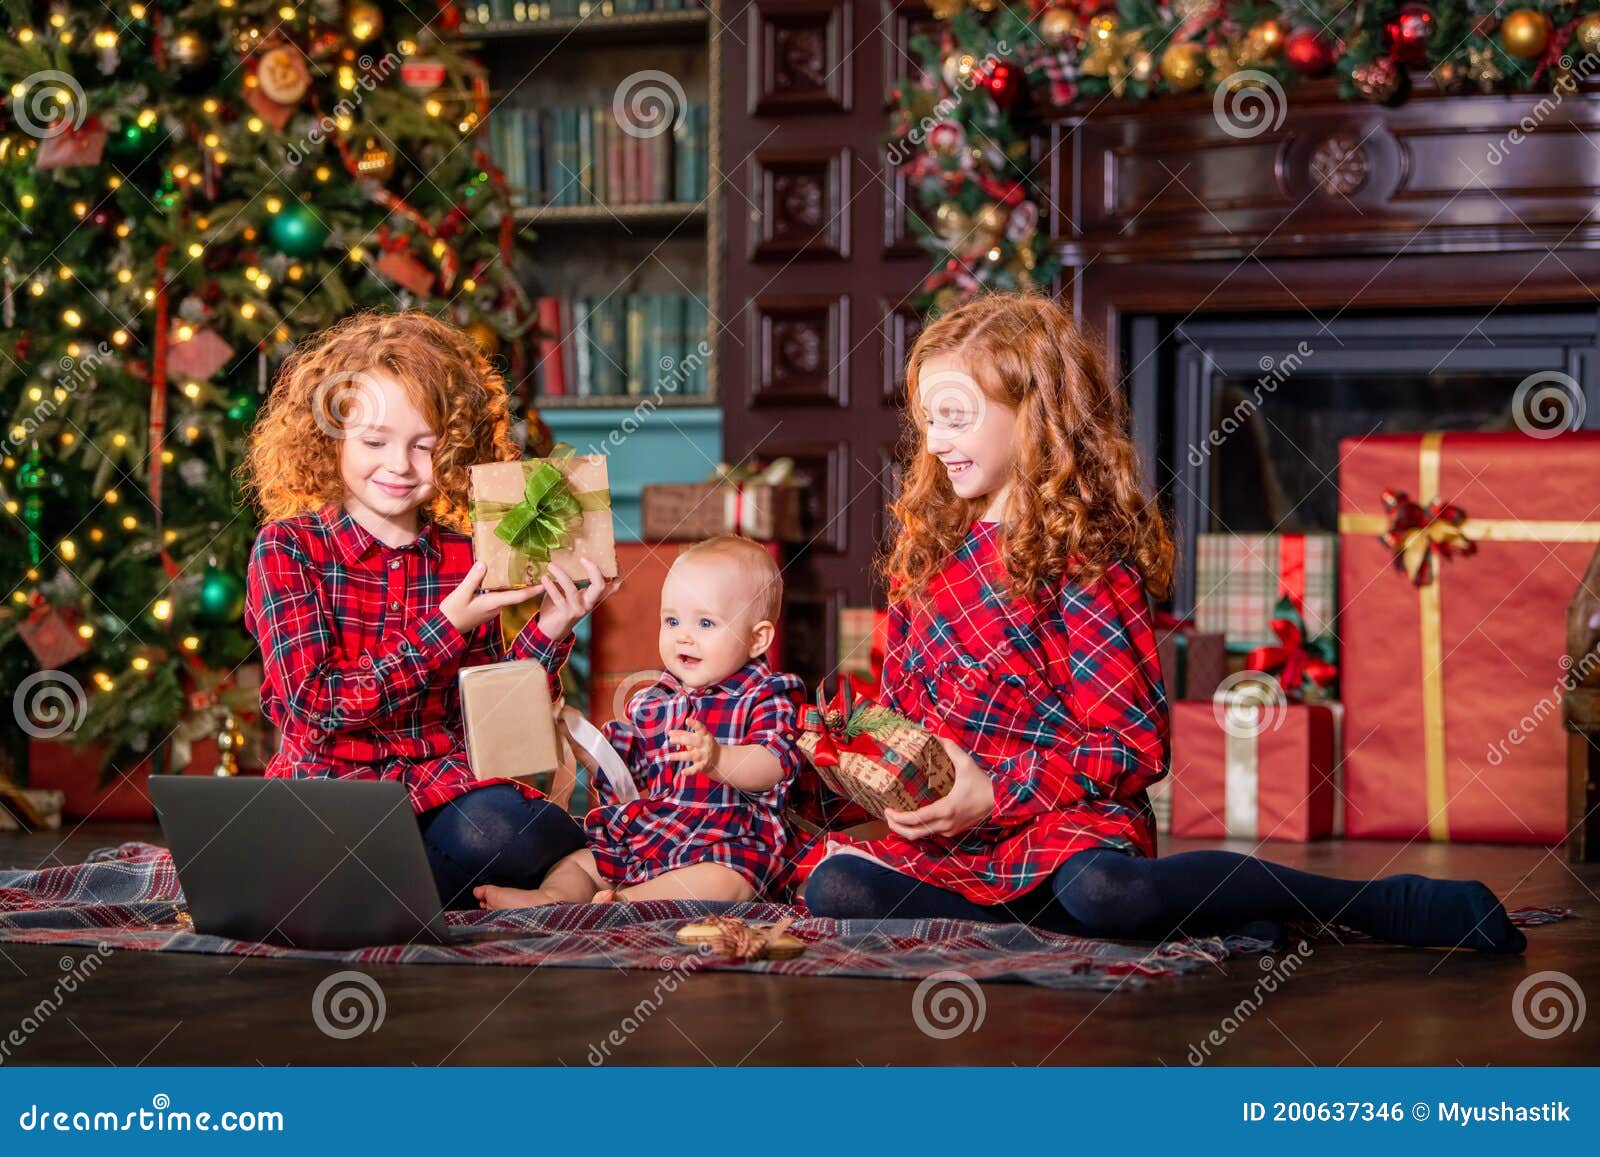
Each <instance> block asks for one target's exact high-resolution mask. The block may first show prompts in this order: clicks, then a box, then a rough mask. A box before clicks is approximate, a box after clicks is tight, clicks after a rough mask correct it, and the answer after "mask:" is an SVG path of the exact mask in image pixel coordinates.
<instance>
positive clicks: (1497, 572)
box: [1339, 432, 1600, 843]
mask: <svg viewBox="0 0 1600 1157" xmlns="http://www.w3.org/2000/svg"><path fill="white" fill-rule="evenodd" d="M1339 493H1340V502H1339V510H1340V514H1339V530H1340V536H1341V537H1340V545H1339V552H1340V558H1341V562H1340V567H1341V571H1342V574H1341V579H1340V584H1341V589H1342V591H1343V592H1344V594H1343V598H1344V602H1343V605H1342V607H1341V608H1340V618H1339V623H1340V634H1341V638H1342V651H1343V654H1344V659H1345V662H1344V665H1343V670H1342V672H1341V681H1342V691H1341V698H1342V699H1343V700H1344V704H1345V709H1346V711H1347V713H1348V714H1347V716H1346V721H1347V727H1348V731H1347V732H1346V735H1347V739H1348V743H1349V748H1350V754H1349V756H1348V758H1347V760H1346V768H1345V770H1346V776H1347V789H1346V790H1347V798H1348V812H1347V815H1346V826H1347V829H1348V831H1349V834H1350V835H1352V836H1365V837H1371V838H1374V839H1413V838H1419V837H1426V838H1429V839H1433V840H1469V841H1480V840H1481V841H1494V842H1503V843H1554V842H1556V841H1559V840H1560V839H1561V838H1562V837H1563V836H1564V835H1565V832H1566V742H1565V736H1564V735H1563V733H1562V729H1561V721H1560V718H1559V714H1560V712H1559V704H1560V700H1561V694H1562V691H1563V690H1564V688H1565V685H1566V683H1567V681H1568V679H1569V677H1570V672H1569V670H1568V668H1567V666H1566V663H1567V662H1568V661H1569V660H1567V659H1566V608H1567V604H1568V602H1569V601H1570V600H1571V598H1572V595H1573V592H1574V591H1575V590H1576V589H1577V587H1578V583H1579V581H1580V580H1581V578H1582V576H1583V574H1584V570H1585V567H1586V566H1587V565H1588V562H1589V558H1590V556H1591V554H1592V553H1593V552H1594V549H1595V543H1596V542H1597V541H1600V508H1597V503H1600V434H1595V433H1587V432H1577V433H1564V434H1560V435H1557V436H1554V437H1548V438H1535V437H1531V436H1529V435H1526V434H1522V433H1507V434H1480V433H1462V434H1456V433H1448V434H1440V433H1430V434H1394V435H1384V436H1378V437H1371V438H1365V439H1347V440H1346V441H1345V442H1343V443H1342V444H1341V446H1340V468H1339ZM1552 705H1554V706H1553V709H1552Z"/></svg>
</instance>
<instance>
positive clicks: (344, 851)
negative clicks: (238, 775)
mask: <svg viewBox="0 0 1600 1157" xmlns="http://www.w3.org/2000/svg"><path fill="white" fill-rule="evenodd" d="M150 798H151V800H152V801H153V802H154V803H155V807H156V813H157V816H158V817H159V819H160V820H161V830H162V832H163V833H164V834H165V836H166V839H167V843H168V845H169V846H170V847H171V849H172V863H173V866H174V867H175V868H176V869H177V872H178V882H179V883H180V884H182V885H183V894H184V896H185V898H186V899H187V900H188V904H189V915H190V917H191V918H192V919H193V920H194V927H195V931H197V932H204V933H207V934H208V935H212V936H227V937H229V938H231V939H234V940H251V941H265V942H267V943H271V944H283V945H288V946H290V947H293V948H312V949H338V948H364V947H367V946H369V945H375V944H410V943H422V944H454V943H460V942H463V941H475V940H482V939H508V938H515V937H517V936H521V935H525V933H518V932H506V931H503V930H497V931H485V930H481V929H479V930H473V929H459V928H451V927H449V926H448V925H446V923H445V921H444V911H443V908H444V905H443V904H441V903H440V900H439V891H438V886H437V885H436V884H435V883H434V879H433V872H432V870H431V869H430V868H429V867H428V854H427V852H426V851H425V850H424V849H423V846H422V834H421V832H420V831H419V830H418V829H417V820H416V816H415V815H414V814H413V812H412V810H411V805H410V803H409V801H408V800H407V798H406V790H405V787H404V786H403V785H402V784H399V783H396V782H393V781H387V780H337V779H260V778H254V777H251V778H245V779H231V778H214V779H213V778H204V777H200V776H182V775H153V776H151V777H150Z"/></svg>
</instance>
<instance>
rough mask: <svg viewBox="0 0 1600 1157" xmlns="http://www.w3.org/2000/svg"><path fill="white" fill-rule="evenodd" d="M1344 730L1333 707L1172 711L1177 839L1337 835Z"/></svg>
mask: <svg viewBox="0 0 1600 1157" xmlns="http://www.w3.org/2000/svg"><path fill="white" fill-rule="evenodd" d="M1224 694H1225V693H1224ZM1338 726H1339V721H1338V717H1337V710H1336V708H1334V707H1332V706H1329V705H1326V704H1306V703H1285V702H1283V701H1282V700H1281V699H1279V700H1278V701H1277V702H1272V703H1264V704H1262V705H1260V706H1258V707H1255V708H1248V707H1246V708H1239V707H1234V708H1231V709H1230V708H1229V707H1228V706H1227V705H1226V704H1225V703H1220V702H1218V703H1202V702H1198V701H1188V702H1177V703H1174V704H1172V767H1171V772H1170V780H1171V787H1170V788H1169V792H1170V795H1171V798H1172V834H1173V835H1174V836H1181V837H1186V838H1190V839H1242V840H1298V841H1301V842H1305V841H1308V840H1316V839H1323V838H1325V837H1327V836H1330V835H1335V834H1337V832H1338V824H1337V820H1338V816H1337V804H1338V795H1339V785H1338V781H1337V778H1336V769H1337V766H1338V756H1339V752H1338V742H1337V736H1338Z"/></svg>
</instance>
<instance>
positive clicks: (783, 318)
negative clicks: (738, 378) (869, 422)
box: [750, 295, 850, 406]
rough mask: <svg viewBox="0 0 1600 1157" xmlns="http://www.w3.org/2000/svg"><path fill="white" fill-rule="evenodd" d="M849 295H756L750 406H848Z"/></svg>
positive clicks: (751, 334)
mask: <svg viewBox="0 0 1600 1157" xmlns="http://www.w3.org/2000/svg"><path fill="white" fill-rule="evenodd" d="M849 332H850V298H849V297H848V296H847V295H840V296H838V297H798V298H766V299H757V300H756V301H754V302H752V303H751V304H750V350H751V355H752V357H753V358H754V359H755V361H754V364H753V365H752V366H751V369H750V404H751V405H752V406H782V405H790V406H848V405H849V404H850V382H849V379H848V377H847V376H846V374H845V361H846V357H847V354H848V350H847V349H846V346H845V338H846V335H847V334H848V333H849Z"/></svg>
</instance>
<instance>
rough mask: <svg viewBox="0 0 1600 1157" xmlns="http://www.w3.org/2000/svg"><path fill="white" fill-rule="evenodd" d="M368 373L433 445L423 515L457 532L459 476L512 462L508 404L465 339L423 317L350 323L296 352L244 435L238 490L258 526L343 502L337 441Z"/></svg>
mask: <svg viewBox="0 0 1600 1157" xmlns="http://www.w3.org/2000/svg"><path fill="white" fill-rule="evenodd" d="M373 371H381V372H383V373H386V374H388V375H389V376H391V377H393V378H394V380H395V381H397V382H399V383H400V384H401V385H402V386H404V387H405V390H406V394H407V396H408V397H409V398H410V399H411V403H412V405H414V406H416V407H417V411H418V413H420V414H421V415H422V416H423V417H424V418H425V419H426V420H427V423H428V425H429V426H430V427H432V429H433V431H434V433H435V434H436V435H437V441H436V442H435V444H434V448H433V479H434V485H435V487H436V488H437V491H438V493H437V495H436V496H435V497H434V499H433V501H432V503H430V504H429V506H428V508H427V513H428V515H429V516H431V517H432V518H433V519H434V520H436V521H438V522H440V523H442V524H444V525H446V526H449V527H452V528H454V529H457V530H466V529H467V528H468V527H469V526H470V521H469V518H468V501H467V467H469V466H472V465H475V464H477V463H480V462H503V461H507V460H510V459H513V458H517V457H519V456H520V455H519V453H518V450H517V447H516V444H515V443H514V442H512V440H511V435H510V429H511V408H510V401H509V398H508V396H507V394H506V384H505V379H504V378H502V377H501V375H500V372H499V371H498V370H496V369H495V368H494V367H493V366H492V365H491V364H490V363H489V361H488V359H487V358H485V357H484V356H483V353H482V351H480V350H479V349H478V347H477V345H476V344H475V343H474V342H473V341H472V339H471V338H469V337H468V336H467V335H466V334H465V333H463V332H462V331H461V330H459V329H457V328H456V327H455V326H453V325H450V324H448V323H446V322H443V321H440V320H439V319H438V318H435V317H430V316H429V315H427V314H425V313H416V312H409V313H388V312H382V311H378V310H369V311H366V312H363V313H357V314H353V315H351V316H350V317H347V318H345V319H344V320H342V321H340V322H338V323H336V324H334V325H331V326H329V327H328V328H327V329H325V330H322V331H321V332H320V333H317V334H314V335H312V336H311V337H309V338H307V339H306V340H305V341H303V342H301V343H300V344H299V345H298V346H296V347H295V350H294V352H293V353H291V354H290V355H289V357H288V358H287V359H285V361H284V363H283V366H282V368H281V369H280V370H279V371H278V377H277V381H276V382H275V383H274V385H273V389H272V393H271V394H270V395H269V396H268V398H267V402H266V404H265V406H263V407H262V410H261V413H260V415H259V417H258V418H257V419H256V423H255V426H254V428H253V429H252V430H251V432H250V449H249V452H248V454H247V455H246V457H245V461H244V463H243V465H242V466H241V467H240V478H241V482H242V484H243V486H244V487H245V489H246V490H248V491H250V492H252V493H253V494H254V496H255V500H256V502H257V504H258V505H259V506H260V507H261V511H262V514H263V516H264V517H265V518H266V519H267V520H268V521H276V520H277V519H280V518H292V517H293V516H294V515H296V514H303V513H305V512H307V511H312V510H318V509H320V508H321V507H323V506H325V505H327V504H328V503H330V502H341V501H343V499H344V483H343V482H342V481H341V480H340V477H339V443H340V441H341V438H340V436H339V435H340V433H341V432H342V430H343V428H344V422H345V421H346V420H347V419H348V418H349V417H350V415H351V414H352V413H354V412H359V410H360V409H361V406H362V399H361V393H362V391H363V389H364V388H366V387H364V385H363V381H362V377H361V375H363V374H367V373H371V372H373Z"/></svg>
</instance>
